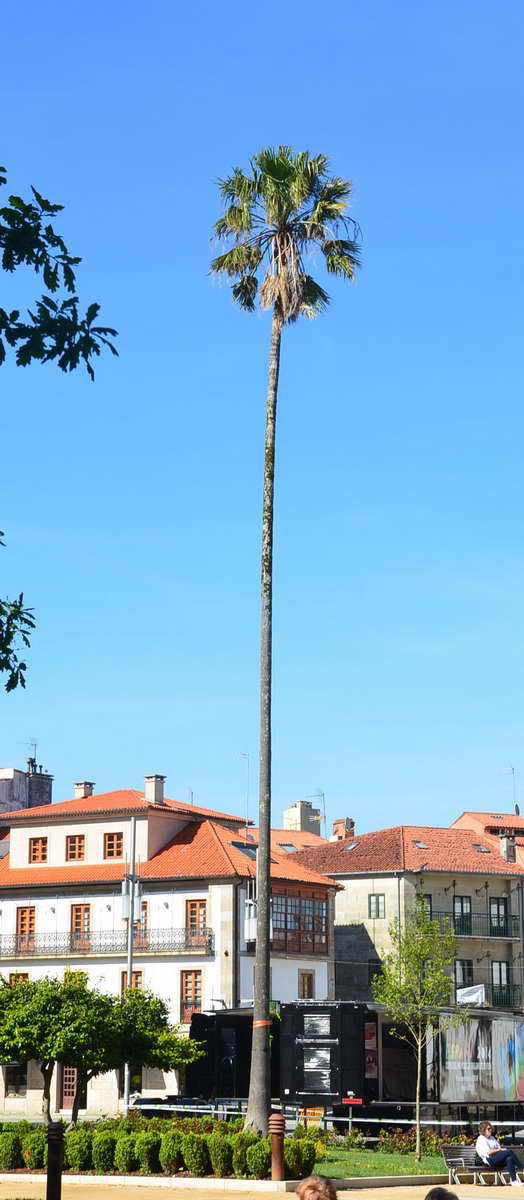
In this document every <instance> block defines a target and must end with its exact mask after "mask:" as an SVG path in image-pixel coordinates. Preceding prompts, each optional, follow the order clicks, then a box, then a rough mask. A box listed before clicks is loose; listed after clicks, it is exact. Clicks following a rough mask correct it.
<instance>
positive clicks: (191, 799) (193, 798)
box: [187, 787, 195, 804]
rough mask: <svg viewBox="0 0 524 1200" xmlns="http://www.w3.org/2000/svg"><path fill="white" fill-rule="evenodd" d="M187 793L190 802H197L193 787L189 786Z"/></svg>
mask: <svg viewBox="0 0 524 1200" xmlns="http://www.w3.org/2000/svg"><path fill="white" fill-rule="evenodd" d="M187 794H188V796H189V803H190V804H194V803H195V793H194V791H193V788H192V787H188V789H187Z"/></svg>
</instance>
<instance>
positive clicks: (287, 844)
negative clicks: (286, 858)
mask: <svg viewBox="0 0 524 1200" xmlns="http://www.w3.org/2000/svg"><path fill="white" fill-rule="evenodd" d="M278 844H279V847H280V849H281V850H285V851H286V853H287V854H289V852H290V851H292V850H296V846H293V844H292V842H279V843H278Z"/></svg>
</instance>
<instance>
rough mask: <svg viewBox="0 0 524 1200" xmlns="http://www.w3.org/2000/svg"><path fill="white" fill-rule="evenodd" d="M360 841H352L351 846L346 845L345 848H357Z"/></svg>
mask: <svg viewBox="0 0 524 1200" xmlns="http://www.w3.org/2000/svg"><path fill="white" fill-rule="evenodd" d="M357 846H358V842H351V843H350V845H349V846H344V850H356V848H357Z"/></svg>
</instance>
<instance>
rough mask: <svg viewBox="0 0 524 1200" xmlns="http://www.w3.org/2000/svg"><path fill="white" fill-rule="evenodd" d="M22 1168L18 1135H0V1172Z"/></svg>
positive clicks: (8, 1133) (6, 1132) (20, 1143)
mask: <svg viewBox="0 0 524 1200" xmlns="http://www.w3.org/2000/svg"><path fill="white" fill-rule="evenodd" d="M22 1166H23V1160H22V1142H21V1138H20V1136H19V1134H18V1133H10V1132H8V1131H7V1130H5V1131H4V1132H3V1133H0V1171H14V1170H16V1168H17V1167H22Z"/></svg>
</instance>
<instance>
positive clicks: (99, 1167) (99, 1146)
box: [92, 1129, 116, 1175]
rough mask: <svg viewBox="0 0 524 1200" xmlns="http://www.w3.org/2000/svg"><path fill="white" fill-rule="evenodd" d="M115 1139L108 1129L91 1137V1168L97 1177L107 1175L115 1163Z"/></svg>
mask: <svg viewBox="0 0 524 1200" xmlns="http://www.w3.org/2000/svg"><path fill="white" fill-rule="evenodd" d="M115 1146H116V1137H115V1134H114V1133H111V1132H110V1131H109V1130H108V1129H102V1130H101V1131H100V1132H99V1133H95V1134H94V1136H93V1150H92V1154H93V1166H94V1168H95V1171H96V1172H97V1174H98V1175H109V1174H110V1173H111V1171H112V1170H113V1166H114V1162H115Z"/></svg>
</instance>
